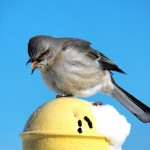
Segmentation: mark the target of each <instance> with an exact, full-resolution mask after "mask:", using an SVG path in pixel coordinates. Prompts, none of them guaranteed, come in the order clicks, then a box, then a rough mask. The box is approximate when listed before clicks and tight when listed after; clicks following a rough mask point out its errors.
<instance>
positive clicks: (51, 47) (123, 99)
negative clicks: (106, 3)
mask: <svg viewBox="0 0 150 150" xmlns="http://www.w3.org/2000/svg"><path fill="white" fill-rule="evenodd" d="M28 54H29V57H30V59H29V61H28V62H27V63H29V62H32V69H33V70H32V71H34V69H35V68H38V69H39V71H40V73H41V75H42V78H43V80H44V81H45V83H46V84H47V85H48V87H49V88H50V89H52V90H54V91H55V92H56V93H57V94H58V95H61V96H69V95H72V96H90V95H93V94H95V93H96V92H101V93H104V94H108V95H110V96H112V97H114V98H115V99H116V100H118V101H119V102H120V103H121V104H122V105H124V106H125V107H126V108H127V109H128V110H129V111H131V112H132V113H133V114H134V115H135V116H136V117H137V118H139V119H140V120H141V121H143V122H150V108H149V107H148V106H146V105H145V104H143V103H142V102H140V101H139V100H137V99H136V98H135V97H133V96H132V95H131V94H129V93H128V92H126V91H125V90H123V89H122V88H121V87H119V86H118V85H117V84H116V83H115V81H114V79H113V78H112V74H111V71H117V72H120V73H124V72H123V71H122V70H121V69H120V68H119V67H118V66H117V65H116V64H114V63H113V62H112V61H111V60H110V59H109V58H107V57H106V56H105V55H103V54H102V53H100V52H98V51H96V50H94V49H93V48H92V47H91V46H90V43H89V42H87V41H85V40H81V39H76V38H53V37H50V36H35V37H33V38H31V39H30V41H29V44H28Z"/></svg>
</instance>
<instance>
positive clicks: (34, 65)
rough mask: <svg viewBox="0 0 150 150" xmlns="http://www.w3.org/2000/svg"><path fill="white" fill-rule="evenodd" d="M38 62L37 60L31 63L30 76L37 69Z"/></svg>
mask: <svg viewBox="0 0 150 150" xmlns="http://www.w3.org/2000/svg"><path fill="white" fill-rule="evenodd" d="M38 64H39V62H38V61H37V60H35V61H34V62H33V63H32V71H31V74H33V72H34V70H35V69H36V68H37V66H38Z"/></svg>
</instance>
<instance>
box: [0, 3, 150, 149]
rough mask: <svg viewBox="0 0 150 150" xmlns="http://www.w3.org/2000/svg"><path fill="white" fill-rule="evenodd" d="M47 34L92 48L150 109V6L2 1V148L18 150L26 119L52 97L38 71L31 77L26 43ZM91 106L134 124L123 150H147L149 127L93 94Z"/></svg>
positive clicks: (116, 103) (0, 133)
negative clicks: (112, 111)
mask: <svg viewBox="0 0 150 150" xmlns="http://www.w3.org/2000/svg"><path fill="white" fill-rule="evenodd" d="M38 34H46V35H51V36H55V37H64V36H65V37H78V38H83V39H85V40H88V41H90V42H92V46H93V47H94V48H95V49H97V50H99V51H101V52H102V53H104V54H105V55H106V56H108V57H109V58H110V59H112V60H113V61H114V62H115V63H117V64H118V65H119V66H120V68H122V69H123V70H124V71H125V72H126V73H127V75H122V74H118V73H114V76H115V79H116V81H117V82H118V83H119V84H120V85H121V86H122V87H123V88H125V89H126V90H127V91H129V92H130V93H132V94H133V95H134V96H136V97H137V98H139V99H140V100H142V101H143V102H144V103H146V104H147V105H149V106H150V69H149V68H150V1H149V0H124V1H123V0H91V1H90V0H89V1H88V0H75V1H70V0H42V1H40V0H13V1H12V0H1V1H0V43H1V45H0V49H1V51H0V53H1V59H0V65H1V69H0V83H1V89H0V106H1V108H0V129H1V132H0V147H1V149H2V150H20V149H21V145H22V143H21V139H20V137H19V134H20V133H21V132H22V130H23V127H24V125H25V123H26V121H27V119H28V117H29V116H30V114H31V113H32V112H33V111H34V110H35V109H36V108H37V107H38V106H40V105H41V104H43V103H44V102H46V101H48V100H51V99H53V98H54V97H55V93H53V92H51V91H50V90H49V89H48V88H47V87H46V86H45V85H44V83H43V81H42V80H41V77H40V75H39V72H38V71H37V70H36V71H35V72H34V74H33V75H32V76H31V75H30V73H31V68H30V65H29V66H26V65H25V63H26V61H27V60H28V54H27V43H28V40H29V38H30V37H32V36H34V35H38ZM87 99H88V100H90V101H94V100H95V101H98V100H99V101H102V102H103V103H104V104H111V105H113V106H114V107H115V108H116V109H117V110H118V111H119V112H120V113H121V114H123V115H125V116H126V118H127V119H128V121H129V122H130V123H131V124H132V130H131V133H130V135H129V137H128V138H127V140H126V142H125V143H124V145H123V150H133V149H136V150H141V149H150V142H149V135H150V124H143V123H141V122H140V121H139V120H138V119H136V118H135V117H134V116H133V115H132V114H131V113H129V112H128V111H127V110H126V109H125V108H123V107H122V106H121V105H120V104H119V103H118V102H117V101H115V100H113V99H112V98H110V97H108V96H104V95H101V94H97V95H95V96H92V97H90V98H87Z"/></svg>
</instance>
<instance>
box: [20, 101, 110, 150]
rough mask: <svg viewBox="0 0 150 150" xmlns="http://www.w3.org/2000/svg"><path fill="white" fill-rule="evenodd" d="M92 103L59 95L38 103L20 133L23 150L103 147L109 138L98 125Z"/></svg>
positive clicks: (89, 149) (91, 149) (105, 146)
mask: <svg viewBox="0 0 150 150" xmlns="http://www.w3.org/2000/svg"><path fill="white" fill-rule="evenodd" d="M91 107H92V104H91V103H89V102H87V101H85V100H80V99H77V98H58V99H55V100H52V101H49V102H47V103H45V104H44V105H42V106H41V107H39V108H38V109H37V110H36V111H35V112H33V114H32V115H31V116H30V118H29V120H28V121H27V123H26V125H25V128H24V131H23V133H22V134H21V138H22V140H23V150H103V149H107V147H108V146H109V144H110V143H109V141H108V140H107V139H106V138H105V137H104V136H103V135H102V134H100V133H99V132H97V131H96V129H95V124H94V122H95V120H94V119H95V118H94V117H93V115H92V113H91Z"/></svg>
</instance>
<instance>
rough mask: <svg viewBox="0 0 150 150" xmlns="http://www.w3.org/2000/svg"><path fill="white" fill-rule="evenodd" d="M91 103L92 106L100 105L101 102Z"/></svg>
mask: <svg viewBox="0 0 150 150" xmlns="http://www.w3.org/2000/svg"><path fill="white" fill-rule="evenodd" d="M92 105H93V106H100V105H103V103H102V102H93V103H92Z"/></svg>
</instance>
